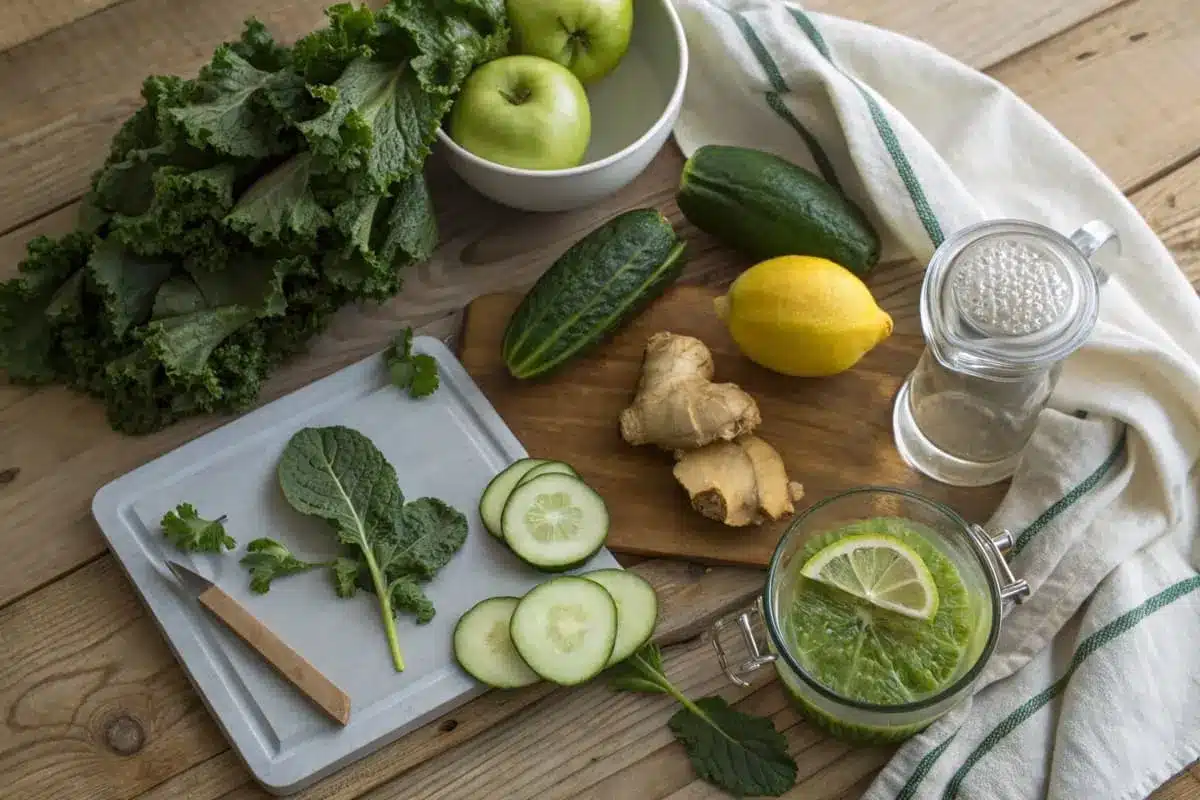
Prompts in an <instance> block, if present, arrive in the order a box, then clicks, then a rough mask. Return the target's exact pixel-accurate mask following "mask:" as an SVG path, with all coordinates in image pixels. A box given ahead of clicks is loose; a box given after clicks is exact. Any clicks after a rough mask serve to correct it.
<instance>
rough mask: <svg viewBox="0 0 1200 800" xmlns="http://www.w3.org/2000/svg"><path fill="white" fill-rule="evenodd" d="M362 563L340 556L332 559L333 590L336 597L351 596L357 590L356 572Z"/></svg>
mask: <svg viewBox="0 0 1200 800" xmlns="http://www.w3.org/2000/svg"><path fill="white" fill-rule="evenodd" d="M361 567H362V565H361V564H360V563H359V562H358V560H357V559H354V558H346V557H344V556H343V557H340V558H337V559H335V560H334V562H333V565H332V567H331V570H332V572H333V591H334V593H335V594H336V595H337V596H338V597H353V596H354V593H355V592H357V591H358V573H359V572H360V570H361Z"/></svg>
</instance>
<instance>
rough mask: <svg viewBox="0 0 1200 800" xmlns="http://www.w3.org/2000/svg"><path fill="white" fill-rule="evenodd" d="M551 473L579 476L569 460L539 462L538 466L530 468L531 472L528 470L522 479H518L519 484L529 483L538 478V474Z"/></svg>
mask: <svg viewBox="0 0 1200 800" xmlns="http://www.w3.org/2000/svg"><path fill="white" fill-rule="evenodd" d="M550 473H554V474H557V475H574V476H575V477H576V478H578V477H579V473H578V472H576V471H575V469H574V467H572V466H571V465H570V464H568V463H567V462H565V461H547V462H546V463H544V464H538V465H537V466H536V467H534V468H533V469H531V470H529V472H526V473H525V474H524V475H523V476H522V477H521V480H519V481H517V486H520V485H521V484H522V483H528V482H529V481H531V480H533V479H534V478H536V477H537V476H538V475H546V474H550Z"/></svg>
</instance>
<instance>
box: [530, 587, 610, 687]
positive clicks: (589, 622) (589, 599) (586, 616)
mask: <svg viewBox="0 0 1200 800" xmlns="http://www.w3.org/2000/svg"><path fill="white" fill-rule="evenodd" d="M509 635H510V636H511V638H512V643H513V646H514V647H516V650H517V653H518V654H519V655H520V656H521V660H523V661H524V662H525V663H526V664H528V665H529V668H530V669H532V670H533V671H534V672H536V673H537V674H538V675H540V676H542V677H543V678H545V679H546V680H548V681H552V682H553V683H557V684H560V685H563V686H575V685H577V684H580V683H585V682H587V681H589V680H591V679H592V678H594V677H596V676H597V675H599V674H600V673H601V672H602V671H603V670H604V668H605V667H606V666H608V659H609V657H610V656H611V655H612V651H613V645H614V644H615V642H616V641H617V605H616V602H615V601H614V600H613V599H612V595H610V594H609V593H608V590H607V589H605V588H604V587H603V586H601V585H600V584H598V583H594V582H592V581H589V580H586V579H584V578H577V577H574V576H568V575H564V576H562V577H559V578H553V579H551V580H548V581H546V582H545V583H543V584H541V585H540V586H536V587H534V588H533V589H531V590H530V591H529V593H528V594H526V595H525V596H524V597H522V598H521V601H520V602H519V603H517V607H516V610H514V611H513V615H512V622H511V623H510V625H509Z"/></svg>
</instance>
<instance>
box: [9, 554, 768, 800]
mask: <svg viewBox="0 0 1200 800" xmlns="http://www.w3.org/2000/svg"><path fill="white" fill-rule="evenodd" d="M636 569H637V570H638V571H639V572H640V573H641V574H643V575H645V576H646V577H647V579H649V580H650V581H651V582H652V583H653V584H654V585H655V587H656V589H657V591H658V592H659V596H660V598H661V599H662V616H661V619H660V622H659V626H658V629H657V634H656V635H657V636H658V638H660V640H662V641H666V642H677V641H680V640H686V639H693V638H695V637H696V636H697V634H699V633H700V632H701V631H702V630H704V629H705V628H706V627H707V625H708V624H710V622H711V620H712V619H714V618H715V617H716V616H717V615H719V614H721V613H724V612H725V611H727V610H729V609H730V608H734V607H738V606H741V605H744V604H745V603H747V602H748V601H749V598H750V597H751V596H752V595H753V594H754V593H755V592H757V591H759V590H760V589H761V586H762V573H761V572H759V571H757V570H733V569H724V570H705V569H703V568H699V567H693V566H689V565H687V564H682V563H675V562H663V561H659V562H647V563H645V564H641V565H639V566H638V567H636ZM0 641H2V642H4V647H3V648H0V719H3V720H6V722H5V723H3V727H0V732H2V733H0V737H2V738H0V742H3V744H2V745H0V774H3V775H4V776H5V781H6V786H12V787H14V791H19V796H20V797H22V798H23V800H43V798H44V799H45V800H57V798H62V797H76V796H79V797H88V798H91V799H93V800H114V799H116V798H122V799H124V798H130V797H134V796H137V795H139V794H141V793H143V792H147V791H148V790H149V794H148V795H147V796H148V797H151V798H162V799H163V800H167V798H176V797H187V798H189V800H209V799H211V798H216V797H220V796H221V795H224V794H226V793H228V792H230V791H236V792H241V793H250V795H251V796H258V795H259V791H258V790H257V789H256V788H255V787H254V786H253V785H252V784H250V783H249V776H248V773H247V772H246V770H245V768H244V767H243V766H242V765H241V763H240V762H239V761H238V760H237V759H236V758H235V757H234V754H233V753H231V752H230V751H229V750H228V744H227V742H226V740H225V739H224V737H223V736H222V735H221V734H220V732H219V730H218V729H217V727H216V725H215V724H214V723H213V721H212V719H211V717H210V716H209V714H208V712H207V711H206V710H205V708H204V707H203V705H202V704H201V702H200V700H199V698H198V697H197V696H196V694H195V691H194V690H193V689H192V687H191V684H190V683H189V682H188V681H187V679H186V678H185V676H184V674H183V672H182V670H181V669H180V668H179V666H178V664H177V662H176V661H175V659H174V656H173V655H172V654H171V652H170V650H169V649H168V648H167V647H166V644H165V642H164V641H163V639H162V637H161V635H160V634H159V632H158V630H157V628H156V627H155V625H154V623H153V621H152V620H150V619H149V618H148V617H147V616H146V612H145V610H144V608H143V606H142V605H141V603H140V602H139V601H138V599H137V597H136V596H135V594H134V592H133V590H132V588H131V587H130V586H129V583H128V581H127V580H126V578H125V576H124V574H123V573H122V572H121V570H120V569H119V567H118V566H117V564H116V562H115V561H114V560H113V559H112V558H111V557H110V556H103V557H101V558H100V559H98V560H97V561H95V562H93V563H92V564H89V565H88V566H86V567H84V568H82V569H80V570H77V571H76V572H73V573H72V574H70V575H68V576H66V577H64V578H62V579H61V580H59V581H56V582H55V583H53V584H51V585H50V586H48V587H46V588H44V589H42V590H40V591H38V592H36V593H35V594H33V595H30V596H29V597H26V598H24V599H22V600H20V601H18V602H16V603H13V604H11V605H9V606H8V607H7V608H5V609H3V610H0ZM707 653H708V654H709V656H710V657H711V650H708V651H707ZM698 659H699V656H697V660H698ZM554 694H557V695H562V696H563V697H570V696H571V692H569V691H562V692H558V693H555V692H554V691H553V687H551V686H549V685H543V686H538V687H532V688H531V689H529V690H526V691H522V692H492V693H489V694H486V695H484V696H483V697H482V698H480V699H478V700H475V701H473V702H471V703H470V704H468V705H466V706H464V707H463V708H462V709H460V710H459V711H457V712H456V713H454V714H451V715H448V716H447V717H445V718H443V719H440V720H438V721H436V722H434V723H432V724H430V725H427V726H426V727H424V728H421V729H419V730H418V731H416V732H414V733H413V734H411V735H409V736H406V737H405V738H403V739H401V740H400V741H398V742H395V743H393V744H392V745H390V746H389V747H387V748H385V749H383V750H381V751H379V752H377V753H376V754H374V755H373V756H370V757H368V758H367V759H365V760H363V761H360V762H359V763H358V764H356V765H355V766H354V768H353V769H351V770H346V771H343V772H342V773H339V774H337V775H334V776H332V777H330V778H329V779H327V780H324V781H322V782H321V783H319V784H318V785H317V786H315V787H313V788H312V789H311V790H310V791H308V792H305V793H302V794H301V795H299V796H298V797H299V798H300V800H315V799H316V798H323V799H336V800H349V798H353V797H357V796H358V795H359V794H361V793H362V792H363V791H365V790H366V789H367V788H369V787H370V786H372V785H374V784H377V783H382V782H383V781H385V780H387V779H388V778H391V777H393V776H395V775H396V774H398V773H399V772H401V771H403V770H405V769H408V768H410V767H413V766H415V765H417V764H420V763H422V762H423V761H427V760H429V759H431V758H433V757H434V756H435V755H437V754H438V753H441V752H443V751H445V750H447V749H449V748H450V747H453V746H454V745H456V744H460V743H462V742H465V741H466V740H468V739H470V738H471V737H472V736H475V735H478V734H480V733H482V732H483V731H485V730H489V729H494V728H495V726H496V725H497V724H499V723H500V722H502V721H503V720H506V719H509V718H511V717H513V716H514V715H515V714H516V713H517V712H518V711H520V710H521V709H524V708H526V707H528V706H530V705H532V704H533V703H535V702H536V701H538V700H539V699H541V698H543V697H546V696H550V695H554ZM192 766H197V768H196V769H193V770H190V771H187V770H188V768H189V767H192ZM179 773H183V774H182V775H179ZM173 776H179V777H177V778H174V779H173ZM0 794H3V792H0Z"/></svg>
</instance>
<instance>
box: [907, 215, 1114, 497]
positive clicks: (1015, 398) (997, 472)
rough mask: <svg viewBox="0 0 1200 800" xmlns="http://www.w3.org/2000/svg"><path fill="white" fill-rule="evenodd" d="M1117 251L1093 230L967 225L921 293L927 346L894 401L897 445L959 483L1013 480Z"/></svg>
mask: <svg viewBox="0 0 1200 800" xmlns="http://www.w3.org/2000/svg"><path fill="white" fill-rule="evenodd" d="M1109 244H1113V245H1116V244H1117V237H1116V233H1115V231H1113V229H1112V228H1111V227H1109V226H1108V225H1107V224H1105V223H1103V222H1099V221H1093V222H1089V223H1087V224H1086V225H1084V226H1083V227H1081V228H1080V229H1079V230H1077V231H1076V232H1075V233H1074V234H1072V235H1071V236H1070V237H1066V236H1063V235H1062V234H1060V233H1058V232H1057V231H1054V230H1052V229H1050V228H1047V227H1044V226H1042V225H1037V224H1035V223H1031V222H1025V221H1021V220H995V221H989V222H984V223H980V224H978V225H973V226H969V227H966V228H963V229H961V230H959V231H958V232H956V233H955V234H954V235H953V236H950V237H949V238H947V239H946V240H945V242H943V243H942V245H941V246H940V247H939V248H938V249H937V251H936V252H935V253H934V254H933V258H932V259H931V260H930V262H929V266H928V267H927V268H926V272H925V278H924V282H923V284H922V287H921V329H922V333H923V334H924V337H925V344H926V349H925V351H924V353H922V355H921V358H920V360H919V361H918V363H917V366H916V368H915V369H914V370H913V372H912V373H911V374H910V375H909V377H908V379H907V380H906V381H905V382H904V385H903V386H902V387H901V389H900V391H899V393H898V394H897V396H896V400H895V405H894V407H893V414H892V430H893V436H894V438H895V442H896V447H897V449H898V450H899V452H900V455H901V457H902V458H904V460H905V461H906V462H907V463H908V464H909V465H910V466H912V467H913V468H915V469H917V470H918V471H920V472H922V473H924V474H926V475H928V476H929V477H931V478H934V479H935V480H938V481H941V482H943V483H947V484H953V485H957V486H981V485H985V484H991V483H996V482H998V481H1001V480H1003V479H1005V478H1007V477H1009V476H1011V475H1012V473H1013V471H1014V469H1015V468H1016V464H1017V462H1018V460H1019V459H1020V455H1021V452H1022V450H1023V449H1024V447H1025V445H1026V443H1027V442H1028V441H1029V438H1030V436H1031V435H1032V434H1033V429H1034V427H1035V425H1036V424H1037V419H1038V415H1039V414H1040V412H1041V410H1042V409H1043V408H1044V407H1045V406H1046V404H1047V402H1048V401H1049V399H1050V396H1051V394H1052V393H1053V391H1054V387H1055V384H1056V383H1057V381H1058V376H1059V372H1060V370H1061V367H1062V363H1063V361H1064V359H1066V358H1067V356H1069V355H1070V354H1071V353H1073V352H1074V351H1075V350H1076V349H1078V348H1079V347H1080V346H1081V345H1082V344H1083V343H1084V342H1085V341H1086V340H1087V338H1088V336H1089V334H1090V333H1091V331H1092V328H1093V326H1094V325H1095V323H1096V319H1097V314H1098V311H1099V297H1100V287H1101V285H1102V284H1103V283H1104V280H1105V278H1106V276H1105V273H1104V272H1103V270H1100V269H1098V268H1096V267H1094V266H1093V265H1092V264H1091V262H1090V259H1091V258H1092V257H1093V254H1095V253H1096V251H1097V250H1099V249H1100V248H1101V247H1104V246H1106V245H1109Z"/></svg>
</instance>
